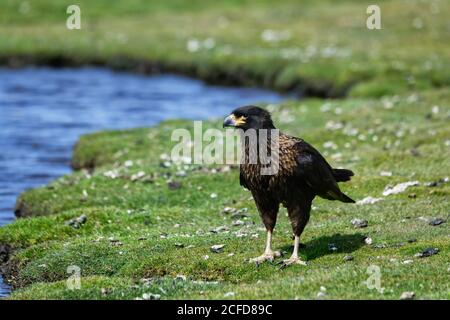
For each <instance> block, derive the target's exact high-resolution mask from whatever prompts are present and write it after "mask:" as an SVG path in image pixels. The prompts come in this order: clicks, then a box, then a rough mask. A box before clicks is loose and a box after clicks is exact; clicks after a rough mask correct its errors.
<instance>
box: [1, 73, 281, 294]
mask: <svg viewBox="0 0 450 320" xmlns="http://www.w3.org/2000/svg"><path fill="white" fill-rule="evenodd" d="M282 99H283V97H282V96H281V95H279V94H276V93H273V92H270V91H266V90H260V89H253V88H232V87H220V86H211V85H207V84H205V83H203V82H201V81H198V80H194V79H191V78H186V77H182V76H177V75H157V76H140V75H135V74H128V73H118V72H113V71H110V70H107V69H102V68H79V69H74V68H62V69H51V68H26V69H0V150H1V153H0V226H1V225H4V224H6V223H9V222H11V221H12V220H13V219H14V214H13V209H14V204H15V201H16V198H17V196H18V195H19V194H20V193H21V192H22V191H23V190H25V189H28V188H34V187H38V186H40V185H44V184H46V183H48V182H49V181H50V180H52V179H55V178H57V177H59V176H61V175H64V174H67V173H70V167H69V165H70V157H71V153H72V148H73V145H74V143H75V142H76V140H77V138H78V137H79V136H80V135H82V134H85V133H88V132H93V131H98V130H104V129H125V128H133V127H142V126H152V125H154V124H157V123H158V122H160V121H162V120H165V119H170V118H186V119H193V120H194V119H208V118H212V117H222V116H224V115H226V114H228V113H229V112H230V111H231V110H232V109H233V108H235V107H237V106H240V105H245V104H251V103H257V102H262V101H264V102H269V103H274V102H279V101H280V100H282ZM8 292H9V288H8V286H6V285H5V284H2V280H1V277H0V296H4V295H7V294H8Z"/></svg>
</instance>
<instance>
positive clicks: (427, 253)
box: [414, 247, 439, 258]
mask: <svg viewBox="0 0 450 320" xmlns="http://www.w3.org/2000/svg"><path fill="white" fill-rule="evenodd" d="M438 252H439V249H438V248H431V247H430V248H426V249H425V250H423V251H422V252H419V253H416V254H415V255H414V257H416V258H426V257H431V256H433V255H435V254H438Z"/></svg>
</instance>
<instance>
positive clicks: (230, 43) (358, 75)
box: [0, 0, 450, 97]
mask: <svg viewBox="0 0 450 320" xmlns="http://www.w3.org/2000/svg"><path fill="white" fill-rule="evenodd" d="M24 3H27V4H24ZM70 4H73V3H72V1H69V0H62V1H57V2H55V1H52V0H34V1H26V2H25V1H17V0H5V1H2V4H1V5H0V57H1V58H0V61H2V62H3V63H9V64H11V65H17V64H20V63H19V62H18V61H20V60H23V61H25V63H29V62H37V63H51V64H59V63H69V62H71V63H77V64H80V63H81V64H83V63H96V64H98V63H100V64H106V65H109V66H112V67H115V68H124V69H137V70H141V71H142V70H145V69H146V70H147V71H148V70H149V69H151V68H160V69H163V70H172V71H173V70H175V71H178V72H183V73H187V74H192V75H195V76H197V77H200V78H203V79H206V80H209V81H212V82H221V83H237V84H241V85H258V86H266V87H270V88H273V89H277V90H296V91H297V92H299V93H303V94H305V95H320V96H342V95H343V94H350V95H352V96H366V97H367V96H377V97H380V96H382V95H386V94H391V95H392V94H398V93H401V92H406V91H409V90H417V89H419V90H422V89H427V88H440V87H445V86H448V85H449V84H450V76H449V73H448V72H447V69H448V68H445V66H448V65H449V64H450V60H449V57H450V48H449V46H448V45H447V44H448V43H449V42H450V33H449V32H448V16H449V15H450V5H449V3H448V1H445V0H434V1H431V2H421V1H414V2H405V1H403V0H393V1H379V6H380V8H381V12H382V30H375V31H370V30H368V29H367V28H366V18H367V16H368V15H367V14H366V8H367V4H366V3H362V2H361V1H356V0H354V1H350V0H346V1H339V2H336V1H331V0H326V1H311V0H308V1H294V0H285V1H277V4H276V5H273V2H272V1H258V2H255V1H248V0H247V1H238V0H234V1H221V2H219V3H218V2H217V1H206V0H196V1H181V0H170V1H144V0H133V1H114V2H111V1H107V0H102V1H96V2H95V3H93V2H92V1H88V0H80V1H78V2H77V4H79V6H80V8H81V12H82V29H81V30H68V29H66V27H65V25H66V24H65V23H66V19H67V16H68V15H67V14H66V13H65V12H66V8H67V6H68V5H70ZM274 32H275V33H274ZM273 35H275V40H274V41H271V39H272V40H273V39H274V37H273ZM267 39H268V40H267ZM189 43H190V44H191V45H190V47H191V50H188V47H189V45H188V44H189ZM194 49H196V50H194ZM19 58H20V59H19Z"/></svg>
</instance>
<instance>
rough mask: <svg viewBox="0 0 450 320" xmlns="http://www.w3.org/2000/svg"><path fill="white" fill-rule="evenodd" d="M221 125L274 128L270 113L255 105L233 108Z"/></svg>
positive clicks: (245, 128)
mask: <svg viewBox="0 0 450 320" xmlns="http://www.w3.org/2000/svg"><path fill="white" fill-rule="evenodd" d="M223 127H224V128H225V127H234V128H238V129H242V130H244V131H245V130H248V129H255V130H258V129H275V126H274V125H273V122H272V118H271V117H270V113H269V112H268V111H267V110H264V109H263V108H260V107H257V106H245V107H240V108H237V109H235V110H234V111H233V112H231V114H230V115H229V116H228V117H226V118H225V120H224V121H223Z"/></svg>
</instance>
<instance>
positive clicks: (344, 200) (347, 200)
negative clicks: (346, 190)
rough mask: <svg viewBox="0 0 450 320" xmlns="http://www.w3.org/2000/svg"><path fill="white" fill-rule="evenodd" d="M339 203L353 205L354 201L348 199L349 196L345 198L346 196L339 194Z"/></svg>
mask: <svg viewBox="0 0 450 320" xmlns="http://www.w3.org/2000/svg"><path fill="white" fill-rule="evenodd" d="M339 201H342V202H345V203H355V200H353V199H352V198H350V197H349V196H347V195H346V194H343V193H342V194H341V198H340V199H339Z"/></svg>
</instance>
